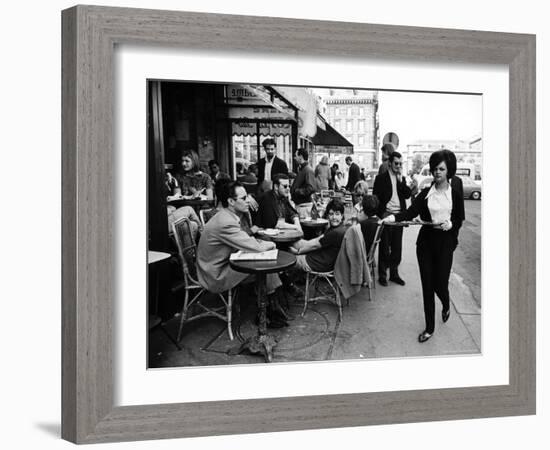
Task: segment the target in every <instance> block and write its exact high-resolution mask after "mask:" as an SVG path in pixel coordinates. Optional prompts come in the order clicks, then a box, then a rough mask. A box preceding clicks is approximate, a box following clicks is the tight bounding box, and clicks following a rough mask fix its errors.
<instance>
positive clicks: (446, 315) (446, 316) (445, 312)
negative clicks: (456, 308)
mask: <svg viewBox="0 0 550 450" xmlns="http://www.w3.org/2000/svg"><path fill="white" fill-rule="evenodd" d="M450 315H451V309H450V308H449V309H444V310H443V311H441V320H443V323H445V322H447V320H449V317H450Z"/></svg>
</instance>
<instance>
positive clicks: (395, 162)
mask: <svg viewBox="0 0 550 450" xmlns="http://www.w3.org/2000/svg"><path fill="white" fill-rule="evenodd" d="M392 164H393V165H394V166H402V165H403V163H402V162H401V161H394V162H393V163H392Z"/></svg>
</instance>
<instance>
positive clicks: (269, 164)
mask: <svg viewBox="0 0 550 450" xmlns="http://www.w3.org/2000/svg"><path fill="white" fill-rule="evenodd" d="M274 159H275V157H273V158H271V161H268V159H267V157H266V158H265V177H264V180H265V181H271V168H272V167H273V160H274Z"/></svg>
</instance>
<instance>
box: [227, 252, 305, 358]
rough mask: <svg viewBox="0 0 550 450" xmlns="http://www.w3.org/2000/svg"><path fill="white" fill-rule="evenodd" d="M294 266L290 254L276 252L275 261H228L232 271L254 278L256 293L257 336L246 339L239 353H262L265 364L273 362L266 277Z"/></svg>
mask: <svg viewBox="0 0 550 450" xmlns="http://www.w3.org/2000/svg"><path fill="white" fill-rule="evenodd" d="M294 264H296V257H295V256H294V255H293V254H292V253H288V252H284V251H282V250H278V252H277V259H276V260H271V261H229V265H230V266H231V268H232V269H233V270H236V271H237V272H242V273H250V274H253V275H255V276H256V292H257V295H258V309H259V324H258V334H256V335H255V336H252V337H250V338H248V339H247V340H246V341H245V342H244V343H243V344H242V345H241V348H240V349H239V353H240V352H242V351H243V350H248V351H249V352H250V353H262V354H263V355H264V357H265V361H266V362H271V361H272V360H273V349H274V348H275V345H276V344H277V341H276V339H275V338H274V337H273V336H270V335H268V334H267V318H266V310H267V293H266V285H265V284H266V275H267V274H268V273H279V272H282V271H283V270H286V269H288V268H290V267H292V266H293V265H294Z"/></svg>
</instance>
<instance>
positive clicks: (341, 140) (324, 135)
mask: <svg viewBox="0 0 550 450" xmlns="http://www.w3.org/2000/svg"><path fill="white" fill-rule="evenodd" d="M311 142H312V143H313V145H314V149H315V152H317V153H343V154H346V155H352V154H353V144H352V143H351V142H349V141H348V140H347V139H346V138H345V137H344V136H342V135H341V134H340V133H338V131H336V130H335V129H334V128H333V127H332V126H331V125H330V124H329V123H325V129H324V130H323V129H322V128H321V127H319V126H317V133H316V134H315V136H313V139H312V140H311Z"/></svg>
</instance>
